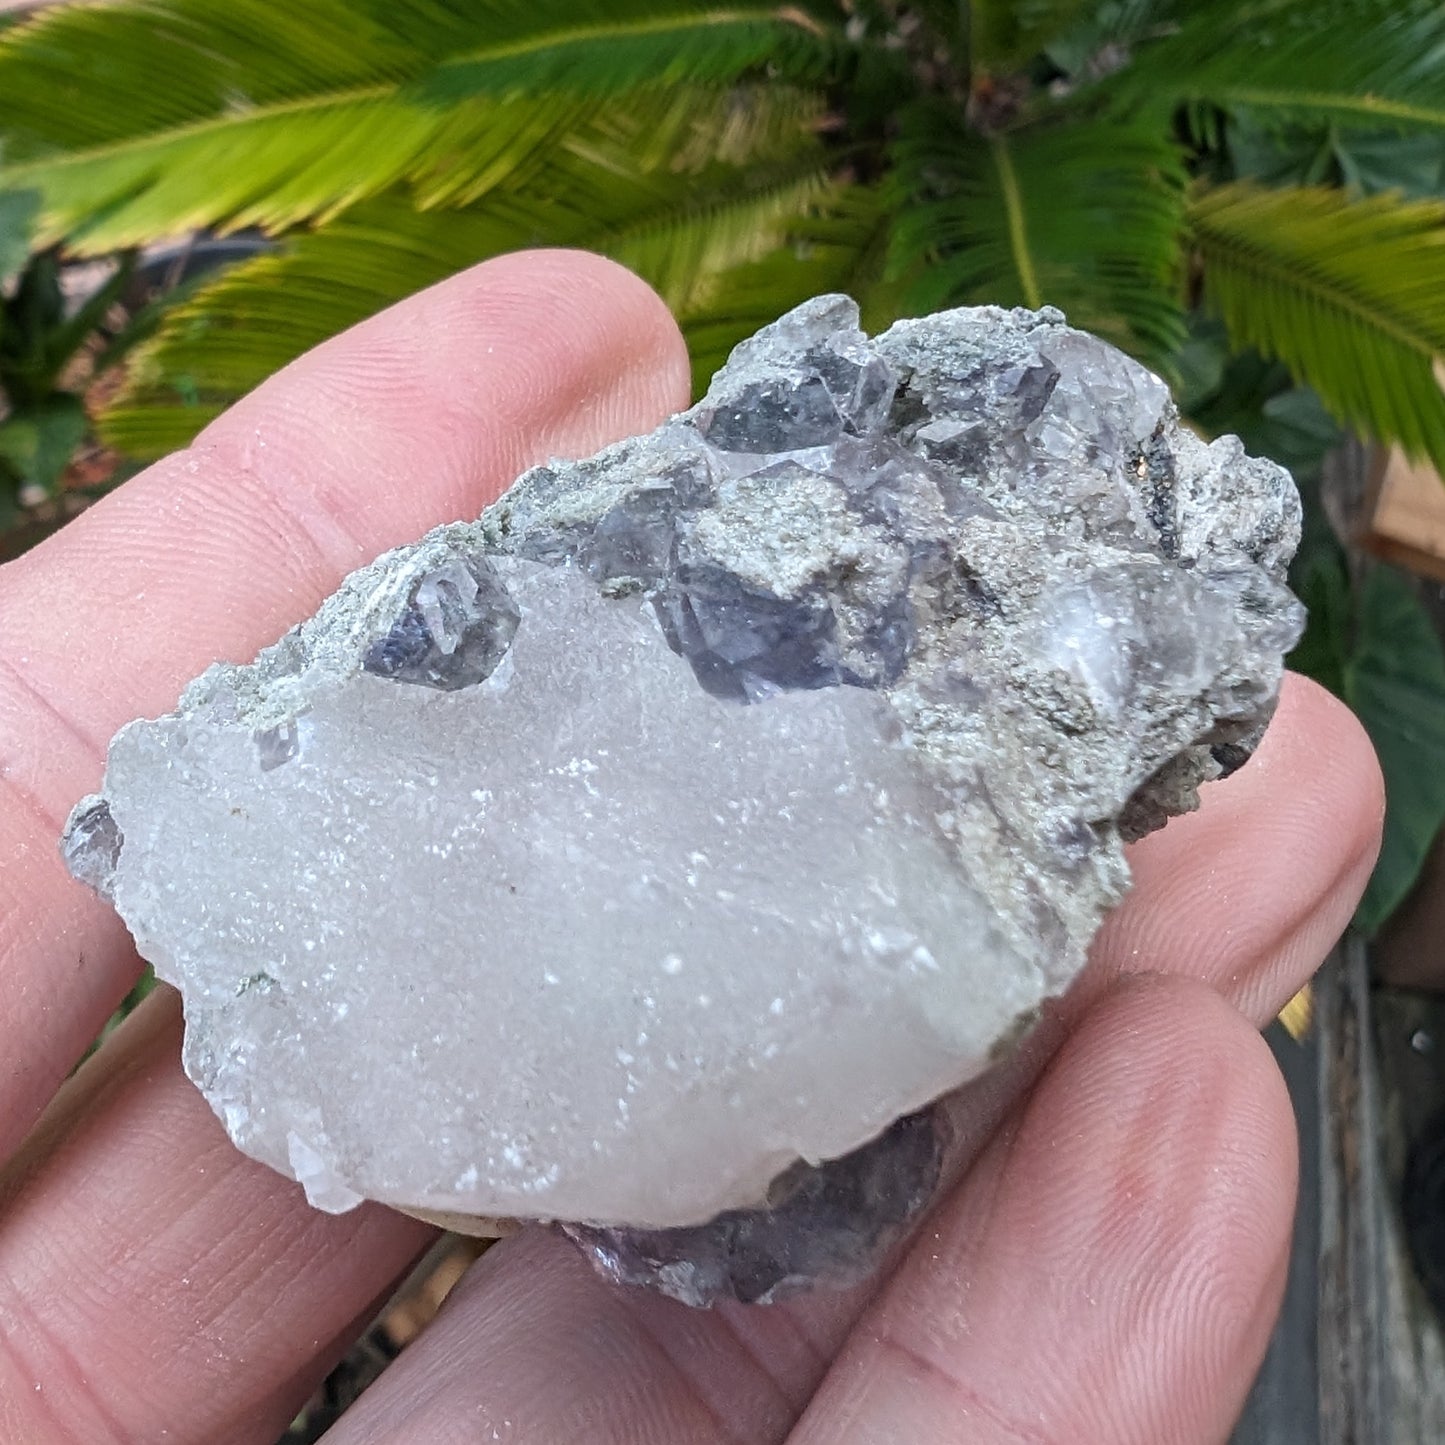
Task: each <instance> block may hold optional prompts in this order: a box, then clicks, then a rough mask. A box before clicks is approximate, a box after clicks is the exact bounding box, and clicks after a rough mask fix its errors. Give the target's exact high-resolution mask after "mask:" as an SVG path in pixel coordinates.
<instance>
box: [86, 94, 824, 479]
mask: <svg viewBox="0 0 1445 1445" xmlns="http://www.w3.org/2000/svg"><path fill="white" fill-rule="evenodd" d="M739 105H742V106H743V107H744V108H745V109H746V110H747V111H748V120H747V122H746V124H745V126H744V127H743V128H742V130H741V131H739V129H738V124H737V119H736V115H735V108H736V107H737V106H739ZM769 110H771V111H772V112H773V115H772V119H771V120H768V119H765V118H764V115H763V113H764V112H766V111H769ZM815 114H816V102H814V101H812V100H810V99H809V98H808V97H806V96H803V95H800V94H798V93H790V92H788V91H787V90H786V89H785V88H782V87H769V88H768V89H767V90H766V92H758V93H755V94H753V95H752V96H751V98H750V103H749V97H748V96H747V95H746V94H744V95H728V96H714V97H711V98H710V99H708V101H707V103H706V104H704V103H702V102H701V101H699V100H698V99H697V98H690V97H673V98H670V99H667V100H661V99H657V98H654V99H653V100H652V101H651V102H650V103H640V104H638V105H634V106H629V107H627V108H626V109H625V110H623V109H621V108H613V109H610V110H608V111H607V112H605V113H604V114H601V115H598V116H594V117H592V118H590V119H589V121H588V122H587V123H586V124H585V125H582V126H580V127H578V128H576V129H575V130H573V131H571V132H569V133H568V134H567V135H565V136H562V137H560V138H559V139H558V140H557V142H556V144H555V145H554V146H553V147H552V149H551V150H550V151H549V152H548V153H547V155H546V156H545V158H544V159H543V160H542V161H540V162H539V164H538V165H537V167H535V168H534V169H533V170H532V171H530V172H529V173H528V174H527V175H526V176H525V177H521V178H518V177H514V178H512V180H511V181H509V182H508V183H507V184H506V185H502V186H499V187H497V188H496V189H494V190H492V191H491V192H489V193H488V195H487V196H486V197H485V200H484V201H483V202H480V203H478V204H476V205H473V206H468V207H463V208H460V209H452V208H435V209H428V210H419V209H418V208H417V207H416V205H415V204H414V199H413V198H412V197H411V196H409V195H407V194H406V193H404V192H402V191H393V192H390V193H387V194H385V195H383V196H381V197H378V198H375V199H373V200H370V201H367V202H365V203H363V204H361V205H359V206H357V207H355V208H353V209H352V210H350V211H348V212H347V213H345V214H344V215H342V216H340V217H338V218H337V219H335V220H334V221H332V222H331V223H330V224H329V225H327V226H325V227H323V228H321V229H319V230H316V231H312V232H306V233H302V234H300V235H298V236H296V237H294V238H293V239H292V240H291V241H290V242H289V243H288V244H287V245H286V246H285V247H283V248H282V249H281V250H279V251H277V252H273V253H271V254H267V255H263V256H260V257H258V258H256V259H254V260H252V261H250V262H247V263H245V264H244V265H242V266H239V267H237V268H235V269H234V270H232V271H231V272H229V273H228V274H227V275H226V276H224V277H222V278H221V279H219V280H218V281H215V282H212V283H211V284H210V285H209V286H207V287H205V288H203V289H202V290H201V291H200V292H198V293H197V294H196V295H195V296H194V297H193V298H192V299H191V300H189V301H188V302H186V303H185V304H184V305H182V306H180V307H177V308H176V309H175V310H174V311H173V312H172V313H171V314H170V315H169V316H168V317H167V319H166V321H165V323H164V324H163V325H162V327H161V329H160V331H159V332H158V334H157V335H156V337H155V338H154V339H153V340H152V341H151V342H149V343H148V344H147V345H146V346H145V347H144V348H142V350H141V351H140V352H139V353H138V354H137V355H136V356H135V357H134V358H133V360H132V364H131V373H130V382H129V385H128V387H127V389H126V391H125V392H124V393H123V394H122V395H121V396H120V397H119V398H118V399H117V400H116V402H115V403H114V404H113V405H112V407H111V408H110V410H109V411H108V412H107V413H106V415H105V416H104V417H103V418H102V421H101V428H102V431H103V433H104V434H105V436H106V437H107V439H108V440H110V441H111V442H112V443H113V444H115V445H118V446H120V447H121V448H122V449H123V450H125V451H126V452H128V453H129V454H131V455H133V456H137V457H150V456H156V455H159V454H161V453H163V452H165V451H166V450H169V449H170V448H173V447H176V446H179V445H183V444H184V443H185V442H187V441H189V440H190V438H191V437H192V436H193V435H194V434H195V432H196V431H197V430H198V429H199V428H200V427H201V426H202V425H204V424H205V422H207V421H208V420H210V419H211V418H212V417H213V416H215V415H216V414H217V413H218V412H219V411H221V410H222V409H224V407H225V406H226V405H228V404H229V403H230V402H231V401H233V400H234V399H235V398H236V397H238V396H240V395H242V394H243V393H244V392H246V391H248V390H250V389H251V387H253V386H255V385H257V384H258V383H259V382H260V381H262V380H264V379H265V378H266V377H267V376H269V375H270V374H271V373H272V372H273V371H275V370H276V369H277V368H279V367H280V366H283V365H285V363H286V362H288V361H290V360H291V359H292V358H294V357H296V356H298V355H300V354H301V352H303V351H305V350H307V349H308V348H310V347H312V346H314V345H316V344H317V343H318V342H320V341H323V340H324V339H325V338H326V337H328V336H331V335H333V334H335V333H336V332H338V331H340V330H343V329H345V328H346V327H347V326H350V325H352V324H354V323H355V322H357V321H360V320H362V319H363V318H364V317H366V316H369V315H371V314H372V313H374V312H375V311H377V310H379V309H381V308H382V307H384V306H386V305H389V304H391V303H392V302H394V301H397V300H400V299H401V298H402V297H404V296H406V295H409V294H410V293H411V292H413V291H415V290H418V289H419V288H421V287H423V286H427V285H430V284H431V283H432V282H434V281H438V280H441V279H442V278H443V277H445V276H448V275H450V274H452V273H453V272H456V271H459V270H461V269H463V268H464V267H466V266H470V265H472V264H474V263H475V262H477V261H480V260H483V259H485V258H486V257H488V256H494V255H497V254H498V253H500V252H503V251H509V250H515V249H518V248H520V247H523V246H528V245H535V244H547V245H585V246H587V247H589V248H591V249H593V250H599V251H602V252H604V253H606V254H609V255H612V256H615V257H616V258H617V259H618V260H621V261H623V262H624V263H625V264H628V265H630V266H632V267H633V269H635V270H637V271H638V272H639V273H640V274H642V275H643V276H645V277H646V278H647V279H648V280H649V281H650V282H652V284H653V285H654V286H656V287H657V288H658V290H659V291H660V292H661V293H662V294H663V296H664V297H665V298H666V299H667V300H668V301H669V302H670V303H671V304H673V305H674V306H675V307H676V308H677V309H679V310H680V311H684V312H686V311H688V310H689V309H695V308H697V307H699V306H702V305H704V304H705V303H706V302H707V301H708V299H709V298H710V296H711V294H712V289H713V286H714V282H715V278H716V276H717V275H718V274H719V273H721V272H723V271H725V270H727V269H729V268H735V267H738V266H740V265H744V264H747V263H750V262H752V261H754V260H756V259H757V258H759V257H761V256H764V255H766V254H767V253H768V251H770V250H772V249H773V248H775V247H777V246H778V245H780V244H781V243H782V242H783V240H784V239H785V237H786V236H787V235H789V234H790V232H791V230H792V227H793V223H794V222H795V221H796V220H797V218H798V217H800V216H802V215H805V214H807V213H808V212H809V211H810V210H811V209H812V208H813V207H814V206H815V205H816V204H817V203H818V202H819V201H820V199H822V198H824V197H825V196H826V195H827V194H828V193H829V192H830V191H831V190H832V189H833V188H834V183H833V182H832V181H831V180H830V179H829V175H828V171H827V168H826V165H825V156H824V153H823V151H822V149H821V147H820V145H819V143H818V141H817V139H816V137H815V136H814V135H813V133H812V129H811V125H810V122H811V119H812V118H813V117H814V115H815ZM659 138H667V139H670V141H671V142H672V145H671V149H670V150H669V149H668V148H667V147H664V146H662V145H661V144H660V140H659ZM744 141H746V142H747V143H748V144H749V145H751V147H752V151H751V157H750V159H751V163H750V164H748V165H747V166H745V167H737V166H725V165H720V164H717V163H712V164H709V163H707V157H708V155H709V154H713V153H715V152H716V150H717V149H718V148H723V149H727V148H729V147H731V148H733V149H738V148H739V147H740V146H741V145H742V143H743V142H744ZM738 153H739V154H741V155H746V154H747V152H745V151H741V150H739V151H738Z"/></svg>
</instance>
